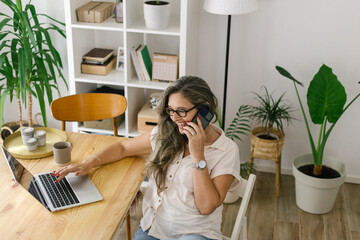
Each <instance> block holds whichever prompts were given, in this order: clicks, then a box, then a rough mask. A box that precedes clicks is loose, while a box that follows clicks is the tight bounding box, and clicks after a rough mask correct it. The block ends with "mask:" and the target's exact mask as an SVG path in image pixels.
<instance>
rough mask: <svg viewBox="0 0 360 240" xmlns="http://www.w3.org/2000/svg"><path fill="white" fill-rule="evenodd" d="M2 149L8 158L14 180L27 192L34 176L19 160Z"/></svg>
mask: <svg viewBox="0 0 360 240" xmlns="http://www.w3.org/2000/svg"><path fill="white" fill-rule="evenodd" d="M1 148H2V151H3V153H4V155H5V157H6V160H7V163H8V165H9V167H10V170H11V173H12V175H13V177H14V179H15V180H16V181H17V182H18V183H19V184H20V185H21V186H23V187H24V188H25V189H26V190H28V189H29V185H30V182H31V179H32V178H33V175H32V174H31V173H30V172H29V171H28V170H27V169H26V168H25V167H24V166H23V165H22V164H21V163H20V162H19V161H18V160H16V158H14V157H13V156H12V155H11V154H10V153H9V152H8V151H7V150H6V149H5V148H4V147H1Z"/></svg>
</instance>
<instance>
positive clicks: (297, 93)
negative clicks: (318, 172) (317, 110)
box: [293, 81, 316, 159]
mask: <svg viewBox="0 0 360 240" xmlns="http://www.w3.org/2000/svg"><path fill="white" fill-rule="evenodd" d="M293 84H294V87H295V91H296V96H297V98H298V100H299V103H300V107H301V112H302V114H303V116H304V120H305V125H306V130H307V132H308V136H309V141H310V146H311V149H312V153H313V158H314V159H315V158H316V156H315V155H316V154H315V153H316V149H315V144H314V140H313V138H312V135H311V132H310V128H309V123H308V120H307V118H306V114H305V111H304V107H303V105H302V102H301V99H300V96H299V92H298V89H297V87H296V83H295V81H293Z"/></svg>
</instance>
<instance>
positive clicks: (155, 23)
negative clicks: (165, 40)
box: [144, 0, 170, 29]
mask: <svg viewBox="0 0 360 240" xmlns="http://www.w3.org/2000/svg"><path fill="white" fill-rule="evenodd" d="M169 18H170V3H169V2H166V1H159V0H156V1H145V2H144V19H145V25H146V27H147V28H149V29H164V28H167V27H168V24H169Z"/></svg>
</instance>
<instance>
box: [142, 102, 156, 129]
mask: <svg viewBox="0 0 360 240" xmlns="http://www.w3.org/2000/svg"><path fill="white" fill-rule="evenodd" d="M158 121H159V114H158V113H157V112H156V110H155V109H152V108H150V102H146V103H145V105H144V106H143V107H142V108H141V111H140V112H139V113H138V132H139V133H146V132H150V131H151V130H152V129H153V128H154V127H155V126H156V125H157V124H158Z"/></svg>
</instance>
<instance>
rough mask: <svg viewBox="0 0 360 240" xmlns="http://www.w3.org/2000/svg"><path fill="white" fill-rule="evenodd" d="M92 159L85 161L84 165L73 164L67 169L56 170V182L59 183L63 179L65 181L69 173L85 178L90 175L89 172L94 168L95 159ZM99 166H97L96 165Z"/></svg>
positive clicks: (54, 174) (54, 173)
mask: <svg viewBox="0 0 360 240" xmlns="http://www.w3.org/2000/svg"><path fill="white" fill-rule="evenodd" d="M89 158H90V159H86V160H84V161H83V162H82V163H75V164H71V165H69V166H66V167H62V168H59V169H58V170H55V171H54V172H53V173H52V175H53V176H56V177H57V179H56V181H55V182H59V181H60V180H61V179H63V178H64V177H65V176H66V175H68V174H69V173H72V172H74V173H75V175H76V176H83V175H86V174H88V172H89V171H90V170H91V169H92V168H93V167H94V164H93V162H94V159H93V157H92V156H91V157H89ZM95 160H96V158H95ZM95 166H97V165H95Z"/></svg>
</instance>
